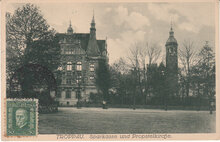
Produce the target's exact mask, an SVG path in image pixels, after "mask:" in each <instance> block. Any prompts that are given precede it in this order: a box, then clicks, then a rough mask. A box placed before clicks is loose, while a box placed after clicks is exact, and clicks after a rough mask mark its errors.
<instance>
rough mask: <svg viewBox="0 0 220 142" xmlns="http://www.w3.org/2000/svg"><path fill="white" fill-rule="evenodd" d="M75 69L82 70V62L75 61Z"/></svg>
mask: <svg viewBox="0 0 220 142" xmlns="http://www.w3.org/2000/svg"><path fill="white" fill-rule="evenodd" d="M76 70H77V71H82V62H77V64H76Z"/></svg>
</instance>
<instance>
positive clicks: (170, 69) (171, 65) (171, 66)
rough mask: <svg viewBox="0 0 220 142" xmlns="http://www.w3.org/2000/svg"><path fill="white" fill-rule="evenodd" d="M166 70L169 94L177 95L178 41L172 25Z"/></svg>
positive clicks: (168, 42)
mask: <svg viewBox="0 0 220 142" xmlns="http://www.w3.org/2000/svg"><path fill="white" fill-rule="evenodd" d="M165 46H166V70H167V85H168V90H169V92H168V93H169V95H177V93H178V54H177V51H178V43H177V40H176V39H175V37H174V32H173V28H172V26H171V29H170V33H169V38H168V40H167V42H166V45H165Z"/></svg>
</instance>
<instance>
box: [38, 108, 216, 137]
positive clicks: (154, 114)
mask: <svg viewBox="0 0 220 142" xmlns="http://www.w3.org/2000/svg"><path fill="white" fill-rule="evenodd" d="M215 116H216V114H215V112H213V114H212V115H210V114H209V112H208V111H181V110H168V111H164V110H155V109H154V110H153V109H152V110H151V109H136V110H132V109H127V108H123V109H122V108H109V109H104V110H103V109H101V108H81V109H77V108H73V107H63V108H59V111H58V112H57V113H52V114H39V128H38V129H39V134H114V133H121V134H122V133H212V132H215Z"/></svg>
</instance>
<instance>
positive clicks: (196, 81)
mask: <svg viewBox="0 0 220 142" xmlns="http://www.w3.org/2000/svg"><path fill="white" fill-rule="evenodd" d="M198 59H199V60H198V63H197V64H196V65H195V66H194V67H193V70H192V82H193V86H194V88H195V89H196V90H197V96H198V98H199V100H201V97H202V96H203V97H205V98H209V99H213V98H214V95H215V56H214V52H213V50H212V48H211V47H210V46H209V45H208V42H206V44H205V45H204V47H203V48H202V49H201V51H200V52H199V54H198ZM199 104H200V102H199Z"/></svg>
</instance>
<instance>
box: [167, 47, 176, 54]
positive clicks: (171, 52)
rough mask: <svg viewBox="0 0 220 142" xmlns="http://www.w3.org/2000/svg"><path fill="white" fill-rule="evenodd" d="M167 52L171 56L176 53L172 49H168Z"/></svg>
mask: <svg viewBox="0 0 220 142" xmlns="http://www.w3.org/2000/svg"><path fill="white" fill-rule="evenodd" d="M168 52H169V54H170V55H171V56H173V55H175V54H176V51H175V50H174V49H173V48H169V49H168Z"/></svg>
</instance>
